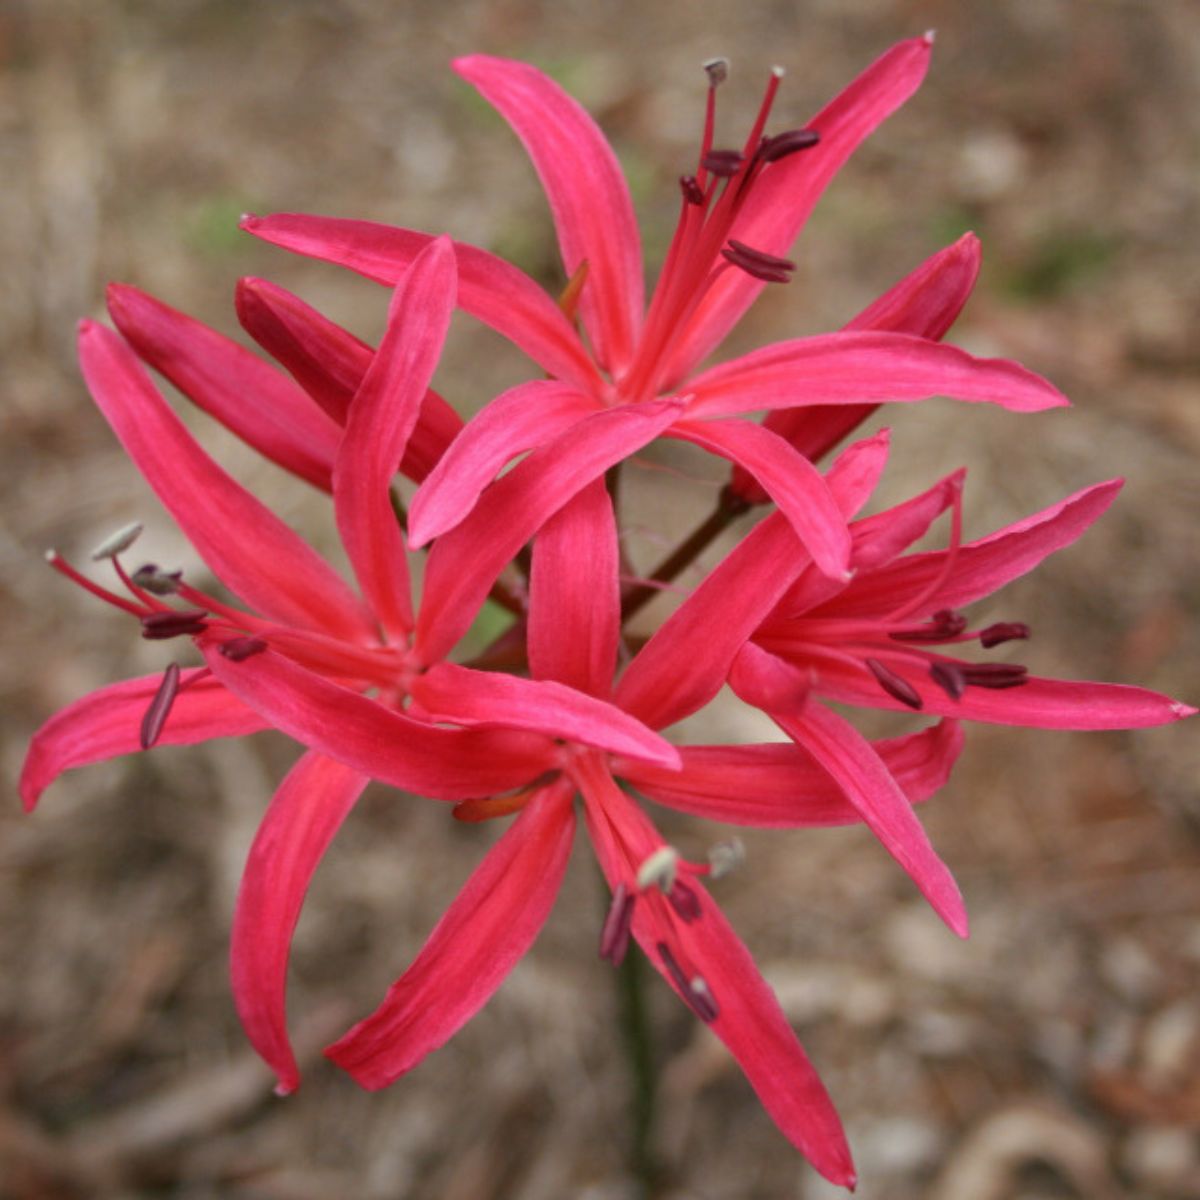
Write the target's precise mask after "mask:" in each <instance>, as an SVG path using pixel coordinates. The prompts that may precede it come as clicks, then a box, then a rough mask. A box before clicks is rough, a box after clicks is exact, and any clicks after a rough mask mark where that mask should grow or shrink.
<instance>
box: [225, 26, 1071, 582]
mask: <svg viewBox="0 0 1200 1200" xmlns="http://www.w3.org/2000/svg"><path fill="white" fill-rule="evenodd" d="M930 46H931V42H930V39H928V38H916V39H912V40H910V41H907V42H903V43H901V44H899V45H898V46H896V47H894V48H893V49H892V50H891V51H889V52H888V53H887V54H885V55H884V56H883V57H882V58H880V59H879V60H878V62H876V63H875V64H874V65H873V66H872V67H870V68H869V69H868V70H867V71H866V72H865V73H864V74H863V75H862V76H861V77H860V78H859V79H857V80H856V81H855V82H854V83H853V84H851V85H850V87H849V88H847V89H846V90H845V91H844V92H843V93H842V94H841V95H840V96H838V97H837V98H836V99H835V100H834V101H833V102H832V103H831V104H829V105H828V106H827V107H826V108H825V109H824V110H822V112H820V113H819V114H818V115H817V116H816V117H815V118H814V119H813V120H812V121H811V122H810V124H809V125H808V126H807V127H806V128H804V129H801V130H790V131H787V132H784V133H779V134H776V135H774V136H765V128H766V123H767V119H768V116H769V114H770V110H771V107H772V104H773V101H774V98H775V93H776V91H777V89H778V86H779V73H778V72H776V73H774V74H773V75H772V76H771V80H770V83H769V85H768V88H767V93H766V96H765V97H764V100H763V104H762V108H761V110H760V112H759V114H758V118H757V119H756V121H755V123H754V125H753V128H752V129H751V130H750V132H749V135H748V137H747V138H746V141H745V143H744V145H743V148H742V149H741V150H740V151H728V150H720V149H716V148H714V143H713V138H714V118H715V95H716V86H717V84H718V83H719V81H720V78H721V77H723V68H722V67H721V66H720V65H719V64H710V65H709V76H710V84H711V86H710V90H709V98H708V110H707V114H706V119H705V122H704V132H703V136H702V142H701V149H700V153H699V156H698V160H697V166H696V169H695V173H694V174H693V175H689V176H686V177H685V178H684V179H683V180H682V182H681V191H682V200H681V210H680V218H679V224H678V228H677V230H676V234H675V237H674V239H673V241H672V244H671V248H670V250H669V251H668V254H667V258H666V261H665V263H664V265H663V268H662V271H661V273H660V276H659V279H658V283H657V286H656V288H655V291H654V295H653V297H652V298H651V301H650V303H649V305H648V306H646V305H645V304H644V298H643V285H642V278H643V266H642V253H641V243H640V237H639V234H638V229H637V225H636V222H635V220H634V216H633V206H632V201H631V199H630V196H629V192H628V188H627V187H626V184H625V181H624V178H623V176H622V175H621V172H620V169H619V167H618V165H617V162H616V158H615V156H614V155H613V152H612V150H611V148H610V147H609V145H608V143H607V142H606V141H605V139H604V137H603V135H602V134H601V132H600V131H599V129H598V128H597V127H596V125H595V123H594V122H593V121H592V120H591V118H590V117H589V116H588V115H587V113H586V112H584V110H583V109H582V108H581V107H580V106H579V105H578V104H577V103H576V102H575V101H574V100H572V99H571V98H570V97H569V96H568V95H566V94H565V93H564V92H563V91H562V89H560V88H559V87H558V86H557V85H556V84H554V83H553V82H552V81H551V80H549V79H547V78H546V77H545V76H544V75H542V74H541V73H540V72H539V71H537V70H535V69H534V68H532V67H530V66H526V65H524V64H522V63H516V62H509V61H505V60H501V59H494V58H486V57H482V56H473V57H470V58H464V59H460V60H458V61H457V62H456V63H455V68H456V70H457V71H458V72H459V74H461V75H462V76H463V77H464V78H466V79H467V80H468V81H470V82H471V83H473V84H474V85H475V86H476V87H477V88H478V89H479V90H480V92H481V93H482V94H483V95H484V96H485V98H487V99H488V100H489V101H490V102H491V103H492V104H493V105H495V107H496V108H497V109H498V110H499V111H500V112H501V114H502V115H503V116H504V117H505V118H506V119H507V120H508V122H509V124H510V125H511V126H512V127H513V129H514V131H515V132H516V133H517V135H518V136H519V137H520V138H521V140H522V141H523V142H524V144H525V147H526V149H527V150H528V151H529V154H530V156H531V158H532V160H533V163H534V165H535V167H536V168H537V171H538V174H539V176H540V178H541V180H542V184H543V186H544V187H545V189H546V193H547V196H548V198H549V201H550V207H551V211H552V213H553V216H554V221H555V227H556V230H557V233H558V239H559V245H560V248H561V251H562V258H563V266H564V269H565V272H566V276H567V277H568V278H569V279H570V280H571V284H570V286H569V287H568V291H567V294H566V298H565V300H564V305H565V307H566V308H568V309H569V310H571V311H575V310H576V309H577V311H578V316H579V319H580V323H581V325H582V331H579V330H577V329H576V328H575V327H574V326H573V325H572V323H571V322H570V321H569V320H568V319H567V317H566V316H565V315H564V313H563V311H562V310H561V309H560V308H559V306H558V305H556V304H555V303H554V302H553V301H552V300H551V299H550V298H549V297H548V296H547V295H545V293H543V292H542V291H541V289H540V288H538V287H537V285H536V284H534V283H533V281H532V280H530V279H529V278H527V277H526V276H524V275H523V274H521V273H520V272H519V271H518V270H517V269H516V268H514V267H512V266H510V265H509V264H507V263H504V262H503V261H501V260H499V259H497V258H495V257H493V256H491V255H489V254H487V253H486V252H485V251H482V250H479V249H477V248H475V247H471V246H467V245H462V244H456V247H455V249H456V253H457V255H458V261H459V270H460V278H461V290H460V297H459V298H460V303H461V304H462V306H463V307H464V308H466V309H467V310H468V311H469V312H471V313H473V314H474V315H475V316H477V317H479V318H480V319H481V320H483V321H485V322H487V323H488V324H490V325H492V326H493V327H494V328H496V329H497V330H498V331H499V332H501V333H502V334H504V335H505V336H507V337H509V338H510V339H511V340H512V341H513V342H514V343H515V344H517V345H518V346H520V347H521V348H522V349H524V350H525V351H526V352H528V353H529V354H530V355H531V357H533V358H534V360H535V361H536V362H537V363H538V364H539V365H540V366H541V367H542V368H543V369H544V370H545V371H546V373H547V374H548V376H549V377H550V378H549V379H547V380H544V381H537V382H532V383H527V384H524V385H521V386H519V387H516V388H514V389H512V390H511V391H509V392H507V393H505V394H504V395H502V396H500V397H498V398H497V399H496V400H494V401H493V402H492V403H491V404H490V405H488V406H487V407H486V408H485V409H484V410H483V411H482V412H481V413H480V414H479V416H478V417H476V418H475V419H474V420H473V421H471V422H470V423H469V424H468V426H467V428H466V430H465V431H464V433H463V435H462V436H461V437H459V438H458V439H456V441H455V443H454V445H453V447H452V448H451V450H450V451H449V452H448V453H447V454H446V455H445V456H444V457H443V458H442V460H441V461H440V463H439V465H438V466H437V467H436V468H435V469H434V470H433V471H432V472H431V474H430V477H429V479H428V480H427V481H426V483H425V484H424V486H423V487H422V488H421V490H420V492H419V493H418V495H417V497H416V498H415V500H414V503H413V508H412V514H411V518H412V519H411V524H410V531H409V532H410V540H411V543H412V545H414V546H421V545H424V544H426V543H427V542H429V541H431V540H432V539H434V538H436V537H439V535H444V534H447V533H448V532H449V531H451V530H454V531H455V533H458V532H459V530H456V529H455V527H456V526H459V524H460V522H462V521H463V518H464V517H465V516H466V515H467V513H468V512H469V511H470V510H471V508H472V507H473V506H474V504H475V503H476V501H477V499H478V497H479V495H480V493H481V492H482V490H483V488H485V487H486V486H487V485H488V484H489V483H491V482H492V480H493V479H495V477H496V475H497V473H498V472H499V471H500V470H501V469H502V468H503V467H504V465H505V464H506V463H508V462H509V461H510V460H511V459H513V458H514V457H515V456H517V455H519V454H521V453H524V452H525V451H529V450H533V451H534V453H533V454H532V455H531V456H530V457H529V459H527V460H526V461H525V462H523V463H521V464H520V466H519V467H518V468H517V469H516V470H514V471H513V472H512V473H511V474H514V475H516V474H520V475H522V476H523V477H524V478H525V479H526V480H527V481H528V483H527V486H526V488H525V493H526V499H525V502H524V503H523V504H522V505H521V506H520V510H521V514H522V515H521V517H520V522H521V524H520V527H519V529H517V528H514V537H517V536H518V535H519V540H517V542H516V544H517V545H521V544H523V543H524V542H525V541H527V540H528V539H529V538H530V537H531V536H532V535H533V533H534V532H535V531H536V530H537V529H538V528H539V527H540V526H541V525H542V524H543V523H544V522H545V520H546V519H548V518H549V516H550V515H551V514H552V513H554V512H555V511H557V509H559V508H561V507H562V505H563V504H565V503H566V501H567V500H569V499H570V497H571V496H572V495H574V494H575V493H576V492H577V491H578V490H579V489H580V488H582V487H583V486H584V485H585V484H586V483H587V482H588V481H590V480H591V479H594V478H596V477H598V476H599V475H600V474H602V473H603V472H604V471H605V470H606V469H607V468H608V467H610V466H612V465H614V464H615V463H617V462H619V461H621V460H622V459H623V458H625V457H627V456H628V455H630V454H632V453H635V452H636V451H637V450H639V449H640V448H641V447H642V446H644V445H645V444H646V443H647V442H649V441H651V440H653V439H654V438H655V437H658V436H660V435H661V436H668V437H673V438H679V439H682V440H685V441H689V442H692V443H695V444H697V445H700V446H702V447H704V448H705V449H708V450H710V451H712V452H714V453H716V454H718V455H721V456H723V457H725V458H727V459H729V460H730V461H732V462H733V463H735V464H736V465H737V466H738V467H739V468H741V469H742V470H743V471H744V472H746V473H747V474H748V475H749V476H750V477H753V479H755V480H757V481H758V483H759V484H760V485H761V487H762V489H763V491H764V493H765V494H766V495H769V496H770V498H771V499H772V500H773V501H775V503H776V504H777V505H778V506H779V508H780V510H781V511H782V512H783V513H785V514H786V516H787V519H788V520H789V521H790V522H791V523H792V526H793V528H794V529H795V531H796V534H797V536H798V537H799V538H800V540H801V542H802V543H803V544H804V545H805V547H806V548H807V550H808V551H809V553H810V554H811V555H812V557H813V560H814V562H816V563H817V565H818V567H819V569H820V570H822V571H823V572H825V573H826V574H829V575H830V576H831V577H833V578H843V579H844V578H845V574H846V570H847V563H848V555H849V548H850V543H849V537H848V534H847V531H846V528H845V522H844V520H842V518H841V517H840V515H839V512H838V509H837V505H836V503H835V502H834V499H833V497H831V496H830V495H829V492H828V489H827V488H826V487H825V484H824V481H823V479H822V477H821V476H820V475H819V474H818V473H817V472H816V471H815V470H814V469H813V467H812V464H811V462H810V461H809V459H808V458H806V457H805V455H804V454H802V453H800V451H799V450H797V449H796V448H795V446H794V445H793V444H792V440H793V439H790V438H789V437H788V436H783V435H782V434H781V432H778V431H777V430H776V428H773V427H772V424H770V423H768V424H766V425H764V424H759V423H757V422H755V421H751V420H747V419H745V414H747V413H750V412H754V411H759V410H763V409H767V410H770V411H772V412H788V411H795V410H799V409H805V408H809V407H814V406H819V407H820V408H821V410H822V414H824V412H825V410H826V408H827V407H828V406H835V407H839V408H841V407H846V408H850V409H851V410H853V411H852V414H851V417H850V424H851V427H852V425H853V423H856V422H857V421H858V420H861V419H862V415H863V406H864V405H873V404H877V403H879V402H881V401H912V400H918V399H921V398H924V397H927V396H931V395H937V394H947V395H953V396H957V397H959V398H961V399H964V400H972V401H988V402H992V403H997V404H1001V405H1003V406H1005V407H1007V408H1010V409H1013V410H1015V411H1023V412H1029V411H1036V410H1039V409H1045V408H1050V407H1054V406H1057V405H1061V404H1065V403H1066V401H1065V399H1064V398H1063V397H1062V396H1061V394H1060V393H1059V392H1058V391H1057V390H1056V389H1054V388H1053V387H1052V386H1051V385H1050V384H1048V383H1047V382H1046V381H1045V380H1043V379H1041V378H1039V377H1038V376H1036V375H1034V374H1032V373H1031V372H1029V371H1026V370H1025V369H1024V368H1022V367H1019V366H1017V365H1016V364H1014V363H1011V362H1005V361H1001V360H984V359H977V358H973V357H972V356H971V355H968V354H966V353H965V352H963V351H961V350H959V349H956V348H954V347H951V346H945V345H941V344H939V343H938V342H936V341H935V340H932V339H933V337H936V336H938V335H939V334H940V332H943V331H944V330H938V331H936V332H931V331H930V330H929V329H927V328H926V327H925V324H928V323H929V322H923V321H921V320H914V321H912V322H906V321H904V320H902V319H898V318H897V314H896V313H894V312H887V313H884V312H881V311H875V312H870V313H869V314H864V318H862V319H861V320H860V322H859V323H858V324H856V325H855V326H854V327H853V328H848V329H847V330H844V331H842V332H840V333H835V334H828V335H823V336H820V337H812V338H801V339H795V340H792V341H787V342H781V343H779V344H777V345H774V346H770V347H766V348H765V349H762V350H759V351H756V352H754V353H752V354H748V355H745V356H743V357H741V358H738V359H734V360H732V361H730V362H727V363H724V364H721V365H719V366H716V367H713V368H710V369H709V370H706V371H703V372H700V373H698V374H697V373H696V367H697V365H698V364H699V363H700V362H701V360H703V359H704V358H705V357H707V356H708V355H709V354H710V353H711V352H712V351H713V350H714V349H715V347H716V346H717V345H718V344H719V343H720V341H721V339H722V338H723V337H724V336H725V335H726V333H727V332H728V331H729V329H730V328H731V327H732V326H733V325H734V324H735V323H736V321H737V320H738V319H739V317H740V316H741V315H742V313H743V312H744V311H745V310H746V309H747V308H748V307H749V306H750V304H751V303H752V302H753V300H754V299H755V297H756V296H757V295H758V293H759V292H760V291H761V290H762V288H763V287H764V286H765V284H766V283H767V282H781V281H783V280H784V279H786V278H787V275H788V272H789V270H790V267H791V264H790V263H788V262H786V260H784V259H783V258H782V257H781V256H782V255H783V254H785V253H786V252H787V250H788V248H789V246H790V245H791V243H792V242H793V241H794V239H795V237H796V235H797V234H798V233H799V231H800V229H801V227H802V226H803V224H804V222H805V221H806V219H807V217H808V214H809V213H810V212H811V210H812V207H813V205H814V204H815V203H816V201H817V199H818V198H819V196H820V195H821V193H822V192H823V191H824V189H825V187H826V185H827V184H828V183H829V181H830V180H831V178H832V177H833V175H834V174H835V173H836V171H837V170H838V168H839V167H840V166H841V164H842V163H843V162H844V161H845V160H846V158H847V157H848V156H849V155H850V153H851V152H852V151H853V150H854V148H855V147H856V146H857V145H858V144H859V142H861V141H862V139H863V138H864V137H866V136H867V134H868V133H870V132H871V130H872V129H874V128H875V127H876V126H877V125H878V124H879V123H880V122H881V121H882V120H883V119H885V118H886V117H887V116H888V115H889V114H890V113H891V112H892V111H894V110H895V109H896V108H897V107H898V106H899V105H900V104H901V103H903V101H904V100H905V99H907V97H908V96H909V95H911V94H912V92H913V91H914V90H915V89H916V87H917V86H918V84H919V83H920V81H921V79H922V77H923V75H924V73H925V70H926V67H927V64H928V60H929V52H930ZM244 227H245V228H246V229H248V230H250V231H251V232H253V233H255V234H256V235H257V236H259V237H262V238H265V239H267V240H269V241H272V242H275V243H277V244H279V245H281V246H285V247H287V248H288V249H291V250H294V251H297V252H299V253H304V254H308V255H312V256H315V257H318V258H323V259H326V260H329V261H333V262H337V263H340V264H342V265H345V266H348V267H351V268H353V269H355V270H357V271H359V272H361V273H363V274H365V275H367V276H369V277H371V278H374V279H377V280H379V281H381V282H392V281H394V279H395V278H396V277H397V275H398V273H399V272H400V271H401V270H403V268H404V266H405V264H407V263H408V262H409V261H411V259H412V257H413V256H414V255H415V254H417V253H418V252H419V251H420V249H421V247H422V246H424V245H425V244H426V243H427V241H428V235H426V234H422V233H418V232H415V231H412V230H406V229H395V228H389V227H385V226H380V225H373V224H371V223H368V222H363V221H346V220H336V219H332V218H323V217H307V216H300V215H296V214H278V215H275V216H269V217H261V218H259V217H251V218H247V219H246V220H245V222H244ZM931 269H932V268H931ZM935 273H936V272H935ZM827 423H828V418H827V417H826V416H824V415H822V416H820V417H818V420H817V424H818V425H821V426H824V425H825V424H827ZM514 486H515V485H514ZM463 538H464V540H472V539H475V540H477V539H476V535H475V534H474V533H469V534H464V535H463ZM444 540H445V539H443V541H444ZM438 555H439V551H438V550H437V549H436V548H435V551H434V556H433V561H434V562H436V560H437V558H438ZM431 565H432V564H431ZM490 569H491V567H490V564H489V565H488V566H487V567H486V568H484V567H482V566H481V568H480V572H479V575H480V578H482V576H484V575H486V574H487V571H488V570H490ZM467 582H468V581H464V587H465V586H467ZM471 586H473V587H474V588H475V589H476V590H478V588H479V587H480V586H481V584H480V583H479V582H478V581H475V582H473V583H472V584H471Z"/></svg>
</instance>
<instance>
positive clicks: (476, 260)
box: [241, 213, 600, 391]
mask: <svg viewBox="0 0 1200 1200" xmlns="http://www.w3.org/2000/svg"><path fill="white" fill-rule="evenodd" d="M241 227H242V228H243V229H244V230H246V231H247V232H248V233H252V234H254V236H255V237H259V238H262V239H263V241H267V242H272V243H274V244H275V245H276V246H282V247H283V248H284V249H285V250H291V251H292V252H293V253H295V254H304V255H307V256H308V257H309V258H319V259H322V260H324V261H325V262H332V263H337V264H338V265H339V266H343V267H349V268H350V270H352V271H357V272H358V273H359V274H360V275H365V276H366V277H367V278H368V279H374V280H375V281H376V282H377V283H384V284H387V285H388V286H390V287H394V286H395V284H396V282H397V280H398V279H399V278H400V275H401V274H402V273H403V271H404V269H405V268H406V267H407V266H408V265H409V264H410V263H411V262H412V261H413V259H414V258H416V256H417V255H418V254H420V252H421V251H422V250H423V249H424V248H425V246H426V245H428V244H429V242H431V241H433V237H432V235H431V234H428V233H418V232H417V231H416V230H412V229H399V228H396V227H395V226H391V225H378V224H376V223H375V222H373V221H348V220H342V219H339V218H337V217H311V216H305V215H302V214H300V213H274V214H272V215H271V216H267V217H244V218H243V219H242V225H241ZM454 252H455V256H456V257H457V259H458V302H459V305H460V306H461V307H462V308H463V309H465V310H466V311H467V312H469V313H470V314H471V315H472V316H474V317H478V318H479V320H481V321H482V322H483V323H484V324H485V325H490V326H491V327H492V328H493V329H494V330H496V332H497V333H499V334H502V335H503V336H504V337H506V338H508V339H509V341H511V342H512V343H513V344H514V345H515V346H519V347H520V348H521V349H522V350H524V351H525V353H526V354H528V355H529V357H530V358H532V359H533V361H534V362H536V363H537V364H538V365H539V366H540V367H541V368H542V369H543V370H544V371H546V372H547V374H549V375H552V376H553V377H555V378H556V379H562V380H564V381H565V382H567V383H573V384H575V386H576V387H578V388H580V389H581V390H583V391H592V390H594V389H597V388H598V387H599V385H600V380H599V377H598V376H597V374H596V368H595V367H594V366H593V365H592V362H591V359H589V358H588V356H587V353H586V351H585V350H584V348H583V343H582V342H581V341H580V340H579V336H578V334H576V332H575V330H574V329H572V328H571V323H570V322H569V321H568V320H567V318H566V317H565V316H563V313H562V310H561V309H560V308H559V307H558V305H557V304H555V303H554V301H553V300H552V299H551V298H550V297H549V296H547V295H546V293H545V292H544V291H543V290H542V289H541V288H540V287H538V285H537V284H536V283H534V281H533V280H532V279H530V278H529V276H528V275H526V274H524V272H522V271H519V270H517V268H516V267H514V266H512V265H511V264H510V263H506V262H505V261H504V260H503V259H502V258H497V257H496V256H495V255H494V254H488V253H487V251H485V250H480V249H479V248H478V247H476V246H470V245H467V244H466V243H465V242H455V243H454Z"/></svg>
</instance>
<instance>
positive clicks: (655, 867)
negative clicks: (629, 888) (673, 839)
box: [637, 846, 679, 895]
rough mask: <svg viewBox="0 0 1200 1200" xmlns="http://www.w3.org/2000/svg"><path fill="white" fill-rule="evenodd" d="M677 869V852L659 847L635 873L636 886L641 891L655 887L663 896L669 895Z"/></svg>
mask: <svg viewBox="0 0 1200 1200" xmlns="http://www.w3.org/2000/svg"><path fill="white" fill-rule="evenodd" d="M678 868H679V851H678V850H676V849H675V847H674V846H659V848H658V849H657V850H655V851H654V853H653V854H651V855H650V856H649V857H648V858H647V859H646V860H645V861H644V862H643V863H642V865H641V866H640V867H638V873H637V885H638V888H639V889H641V890H642V891H645V890H646V888H650V887H656V888H658V890H659V891H660V892H662V893H663V894H664V895H669V894H670V892H671V889H672V888H673V887H674V886H675V875H676V872H677V871H678Z"/></svg>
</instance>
